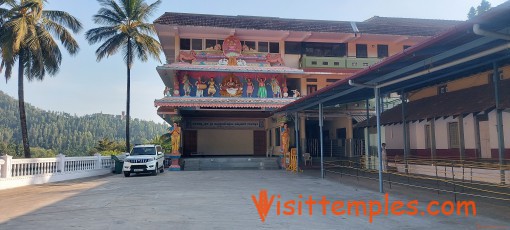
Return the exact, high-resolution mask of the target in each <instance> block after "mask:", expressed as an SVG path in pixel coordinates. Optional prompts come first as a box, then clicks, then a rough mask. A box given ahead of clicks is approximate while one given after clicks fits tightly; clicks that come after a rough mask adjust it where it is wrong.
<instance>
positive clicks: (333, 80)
mask: <svg viewBox="0 0 510 230" xmlns="http://www.w3.org/2000/svg"><path fill="white" fill-rule="evenodd" d="M336 81H338V79H326V82H329V83H333V82H336Z"/></svg>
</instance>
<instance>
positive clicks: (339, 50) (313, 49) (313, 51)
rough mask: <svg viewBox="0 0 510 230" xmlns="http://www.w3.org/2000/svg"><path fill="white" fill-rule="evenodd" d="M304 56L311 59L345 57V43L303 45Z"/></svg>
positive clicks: (309, 43) (308, 43)
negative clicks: (311, 57)
mask: <svg viewBox="0 0 510 230" xmlns="http://www.w3.org/2000/svg"><path fill="white" fill-rule="evenodd" d="M303 47H304V50H303V51H304V54H306V55H307V56H313V57H345V56H347V43H320V42H305V43H303Z"/></svg>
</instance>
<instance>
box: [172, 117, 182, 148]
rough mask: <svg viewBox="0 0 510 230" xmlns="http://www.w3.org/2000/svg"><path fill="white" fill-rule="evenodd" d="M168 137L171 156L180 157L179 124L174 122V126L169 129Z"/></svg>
mask: <svg viewBox="0 0 510 230" xmlns="http://www.w3.org/2000/svg"><path fill="white" fill-rule="evenodd" d="M170 136H171V137H172V141H171V144H172V154H174V155H180V153H179V147H180V145H181V127H179V124H177V123H176V122H174V125H173V126H172V127H171V128H170Z"/></svg>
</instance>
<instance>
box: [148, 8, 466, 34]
mask: <svg viewBox="0 0 510 230" xmlns="http://www.w3.org/2000/svg"><path fill="white" fill-rule="evenodd" d="M154 23H155V24H163V25H180V26H206V27H221V28H235V29H255V30H280V31H281V30H284V31H306V32H334V33H366V34H391V35H408V36H433V35H435V34H438V33H439V32H440V31H442V30H444V29H447V28H449V27H451V26H453V25H457V24H459V23H460V21H453V20H432V19H416V18H385V17H373V18H370V19H368V20H366V21H363V22H355V25H356V26H357V29H358V30H359V31H354V29H353V26H352V25H351V22H349V21H328V20H309V19H287V18H278V17H258V16H227V15H210V14H190V13H176V12H167V13H165V14H163V15H162V16H161V17H159V18H158V19H156V21H154Z"/></svg>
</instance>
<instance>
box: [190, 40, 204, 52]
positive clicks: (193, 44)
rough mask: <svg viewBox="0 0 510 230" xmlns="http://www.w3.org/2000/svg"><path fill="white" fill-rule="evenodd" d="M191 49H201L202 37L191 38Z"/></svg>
mask: <svg viewBox="0 0 510 230" xmlns="http://www.w3.org/2000/svg"><path fill="white" fill-rule="evenodd" d="M191 49H193V50H202V39H191Z"/></svg>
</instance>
